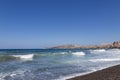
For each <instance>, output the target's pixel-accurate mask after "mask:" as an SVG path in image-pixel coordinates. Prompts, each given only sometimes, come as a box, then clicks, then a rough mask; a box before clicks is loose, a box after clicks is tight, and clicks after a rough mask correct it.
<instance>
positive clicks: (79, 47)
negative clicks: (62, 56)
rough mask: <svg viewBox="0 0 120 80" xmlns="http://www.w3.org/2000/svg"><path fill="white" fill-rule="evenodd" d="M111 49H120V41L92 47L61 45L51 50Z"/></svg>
mask: <svg viewBox="0 0 120 80" xmlns="http://www.w3.org/2000/svg"><path fill="white" fill-rule="evenodd" d="M103 48H104V49H109V48H120V41H115V42H113V43H111V44H103V45H90V46H80V45H71V44H70V45H61V46H55V47H51V48H50V49H103Z"/></svg>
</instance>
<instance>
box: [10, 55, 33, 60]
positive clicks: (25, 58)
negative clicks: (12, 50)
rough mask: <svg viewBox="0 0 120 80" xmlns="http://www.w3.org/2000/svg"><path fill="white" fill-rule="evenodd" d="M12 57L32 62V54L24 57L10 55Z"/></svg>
mask: <svg viewBox="0 0 120 80" xmlns="http://www.w3.org/2000/svg"><path fill="white" fill-rule="evenodd" d="M12 56H13V57H16V58H20V59H22V60H32V59H33V57H34V54H26V55H12Z"/></svg>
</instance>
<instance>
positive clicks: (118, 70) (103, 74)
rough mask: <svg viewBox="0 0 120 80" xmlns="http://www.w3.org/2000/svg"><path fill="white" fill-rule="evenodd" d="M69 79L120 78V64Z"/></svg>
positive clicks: (107, 79) (103, 79) (115, 79)
mask: <svg viewBox="0 0 120 80" xmlns="http://www.w3.org/2000/svg"><path fill="white" fill-rule="evenodd" d="M68 80H120V65H117V66H113V67H109V68H107V69H103V70H100V71H96V72H93V73H90V74H87V75H83V76H78V77H75V78H71V79H68Z"/></svg>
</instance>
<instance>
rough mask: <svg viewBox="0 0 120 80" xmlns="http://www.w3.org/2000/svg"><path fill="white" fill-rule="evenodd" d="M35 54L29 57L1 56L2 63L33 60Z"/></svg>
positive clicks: (28, 55)
mask: <svg viewBox="0 0 120 80" xmlns="http://www.w3.org/2000/svg"><path fill="white" fill-rule="evenodd" d="M33 58H34V54H27V55H0V61H11V60H32V59H33Z"/></svg>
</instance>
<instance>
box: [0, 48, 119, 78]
mask: <svg viewBox="0 0 120 80" xmlns="http://www.w3.org/2000/svg"><path fill="white" fill-rule="evenodd" d="M118 64H120V49H0V80H66V79H69V78H72V77H75V76H79V75H84V74H88V73H91V72H94V71H97V70H101V69H104V68H107V67H110V66H114V65H118Z"/></svg>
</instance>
